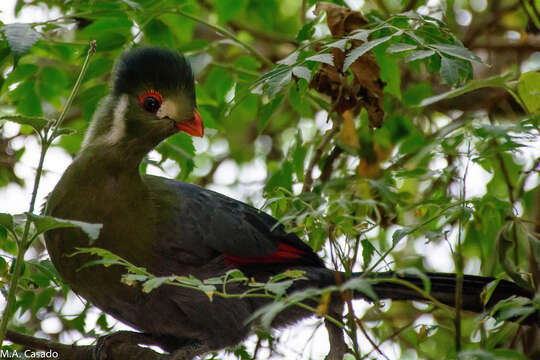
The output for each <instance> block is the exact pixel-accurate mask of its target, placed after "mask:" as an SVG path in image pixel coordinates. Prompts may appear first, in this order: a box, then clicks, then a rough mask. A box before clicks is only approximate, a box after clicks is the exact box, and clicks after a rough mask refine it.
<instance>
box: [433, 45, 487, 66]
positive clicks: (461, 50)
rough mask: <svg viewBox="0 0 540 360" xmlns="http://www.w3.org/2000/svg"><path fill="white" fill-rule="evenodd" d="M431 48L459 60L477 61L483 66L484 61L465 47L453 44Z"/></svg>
mask: <svg viewBox="0 0 540 360" xmlns="http://www.w3.org/2000/svg"><path fill="white" fill-rule="evenodd" d="M430 46H432V47H434V48H436V49H437V50H439V51H441V52H443V53H445V54H447V55H451V56H454V57H457V58H459V59H463V60H468V61H475V62H477V63H480V64H483V62H482V59H480V58H479V57H478V56H477V55H476V54H475V53H473V52H472V51H470V50H469V49H467V48H466V47H463V46H458V45H451V44H431V45H430Z"/></svg>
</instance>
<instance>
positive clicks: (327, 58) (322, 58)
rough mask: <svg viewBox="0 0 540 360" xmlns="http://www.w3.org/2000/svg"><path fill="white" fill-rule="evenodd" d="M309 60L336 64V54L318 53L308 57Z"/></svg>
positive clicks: (331, 64)
mask: <svg viewBox="0 0 540 360" xmlns="http://www.w3.org/2000/svg"><path fill="white" fill-rule="evenodd" d="M306 60H307V61H317V62H322V63H325V64H328V65H330V66H334V55H332V54H317V55H313V56H310V57H308V58H306Z"/></svg>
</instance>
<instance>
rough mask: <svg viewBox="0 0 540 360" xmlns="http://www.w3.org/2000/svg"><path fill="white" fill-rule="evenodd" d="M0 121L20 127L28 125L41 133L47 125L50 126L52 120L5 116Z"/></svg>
mask: <svg viewBox="0 0 540 360" xmlns="http://www.w3.org/2000/svg"><path fill="white" fill-rule="evenodd" d="M0 120H7V121H11V122H14V123H17V124H21V125H29V126H31V127H33V128H34V129H36V131H38V132H39V131H41V130H43V129H44V128H45V127H47V126H48V125H49V124H52V122H53V121H54V120H52V119H47V118H43V117H37V116H20V115H6V116H2V117H0Z"/></svg>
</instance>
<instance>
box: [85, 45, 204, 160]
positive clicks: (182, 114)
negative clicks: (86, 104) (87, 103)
mask: <svg viewBox="0 0 540 360" xmlns="http://www.w3.org/2000/svg"><path fill="white" fill-rule="evenodd" d="M178 131H184V132H186V133H188V134H190V135H192V136H198V137H201V136H203V134H204V127H203V123H202V119H201V116H200V115H199V112H198V110H197V107H196V101H195V86H194V79H193V73H192V70H191V67H190V65H189V63H188V62H187V61H186V59H185V58H184V57H183V56H182V55H180V54H179V53H177V52H175V51H172V50H168V49H165V48H156V47H143V48H137V49H133V50H128V51H126V52H125V53H124V54H122V55H121V56H120V58H119V59H118V60H117V62H116V65H115V68H114V71H113V78H112V89H111V94H110V96H108V97H107V98H106V99H105V100H104V101H103V103H102V105H101V106H100V108H99V109H98V110H97V111H96V114H95V115H94V118H93V120H92V123H91V125H90V128H89V130H88V132H87V134H86V138H85V141H84V144H83V146H88V145H94V144H98V145H101V146H103V145H105V146H116V145H127V146H128V147H129V148H132V149H135V151H143V152H144V151H148V150H150V149H151V148H153V147H154V146H156V145H157V144H158V143H159V142H161V141H162V140H164V139H165V138H167V137H169V136H171V135H173V134H175V133H176V132H178Z"/></svg>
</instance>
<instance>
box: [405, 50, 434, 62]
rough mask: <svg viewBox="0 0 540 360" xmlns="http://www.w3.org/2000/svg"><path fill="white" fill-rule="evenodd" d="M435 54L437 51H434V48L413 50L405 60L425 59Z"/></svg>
mask: <svg viewBox="0 0 540 360" xmlns="http://www.w3.org/2000/svg"><path fill="white" fill-rule="evenodd" d="M433 54H435V51H433V50H418V51H413V52H412V53H410V54H408V55H407V57H406V58H405V62H411V61H415V60H421V59H425V58H427V57H430V56H431V55H433Z"/></svg>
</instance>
